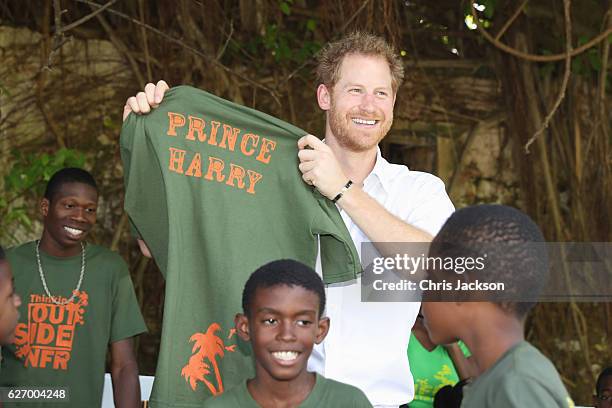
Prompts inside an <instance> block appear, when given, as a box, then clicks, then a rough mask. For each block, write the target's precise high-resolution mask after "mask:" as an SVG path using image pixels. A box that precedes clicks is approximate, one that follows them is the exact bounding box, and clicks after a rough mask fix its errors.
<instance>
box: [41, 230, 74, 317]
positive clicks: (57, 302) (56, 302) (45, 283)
mask: <svg viewBox="0 0 612 408" xmlns="http://www.w3.org/2000/svg"><path fill="white" fill-rule="evenodd" d="M38 247H40V240H38V241H36V261H37V262H38V273H39V274H40V280H41V281H42V284H43V288H45V292H46V293H47V296H49V299H51V301H52V302H53V303H55V304H56V305H60V306H63V305H67V304H68V303H70V302H72V300H73V299H74V298H75V296H76V295H75V292H77V291H78V290H79V289H81V283H83V276H84V275H85V245H83V243H82V242H81V275H80V276H79V282H78V283H77V286H76V288H75V289H74V290H73V291H72V296H70V299H68V300H66V301H64V302H60V301H59V300H55V297H53V296H52V295H51V292H49V287H48V286H47V281H46V280H45V274H44V273H43V269H42V265H41V263H40V251H39V249H38Z"/></svg>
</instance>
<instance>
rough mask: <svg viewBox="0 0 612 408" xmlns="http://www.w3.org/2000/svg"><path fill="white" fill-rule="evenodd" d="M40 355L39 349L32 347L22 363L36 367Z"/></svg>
mask: <svg viewBox="0 0 612 408" xmlns="http://www.w3.org/2000/svg"><path fill="white" fill-rule="evenodd" d="M39 357H40V349H39V348H34V349H32V350H30V352H29V353H28V354H27V355H26V360H25V362H24V365H25V366H26V367H27V366H30V367H38V359H39Z"/></svg>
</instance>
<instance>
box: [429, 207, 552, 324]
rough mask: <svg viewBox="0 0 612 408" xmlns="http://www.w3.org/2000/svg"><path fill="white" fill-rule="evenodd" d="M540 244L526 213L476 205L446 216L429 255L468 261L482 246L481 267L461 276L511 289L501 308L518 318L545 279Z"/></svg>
mask: <svg viewBox="0 0 612 408" xmlns="http://www.w3.org/2000/svg"><path fill="white" fill-rule="evenodd" d="M544 242H545V240H544V237H543V235H542V232H541V231H540V229H539V228H538V226H537V225H536V224H535V223H534V222H533V221H532V220H531V218H529V216H527V214H525V213H523V212H521V211H519V210H517V209H515V208H512V207H508V206H504V205H476V206H471V207H466V208H463V209H460V210H457V211H456V212H455V213H454V214H452V215H451V216H450V218H449V219H448V220H447V221H446V223H445V224H444V225H443V226H442V229H441V230H440V232H439V233H438V235H436V237H435V238H434V240H433V241H432V243H431V247H430V252H429V254H430V256H437V257H443V258H447V257H449V258H453V259H457V258H463V259H467V258H468V257H471V258H475V257H478V256H481V255H482V251H483V249H484V248H486V252H485V253H486V262H484V268H482V269H480V270H478V269H470V270H466V271H465V275H467V278H468V279H470V280H472V281H474V280H476V279H477V280H479V281H481V282H505V283H506V287H508V288H510V290H507V289H506V290H505V293H504V295H505V296H508V295H509V296H511V299H510V300H509V301H503V302H500V303H499V305H500V307H502V308H504V309H506V310H508V311H511V312H513V313H514V314H515V315H516V316H517V317H518V318H522V317H523V316H525V315H526V314H527V312H528V311H529V310H530V309H531V308H532V307H533V306H534V305H535V304H536V301H535V299H537V298H538V296H539V294H540V293H541V291H542V288H543V287H544V284H545V283H546V280H547V277H548V255H547V252H546V248H545V245H544ZM538 243H539V244H538ZM449 273H453V272H449ZM512 299H517V300H518V299H527V300H528V301H512Z"/></svg>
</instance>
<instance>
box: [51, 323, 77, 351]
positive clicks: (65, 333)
mask: <svg viewBox="0 0 612 408" xmlns="http://www.w3.org/2000/svg"><path fill="white" fill-rule="evenodd" d="M73 335H74V327H72V326H71V325H68V324H61V325H59V326H57V338H56V340H55V344H56V345H57V347H65V348H69V349H71V348H72V337H73Z"/></svg>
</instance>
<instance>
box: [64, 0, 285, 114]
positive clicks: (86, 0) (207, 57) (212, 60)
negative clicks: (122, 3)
mask: <svg viewBox="0 0 612 408" xmlns="http://www.w3.org/2000/svg"><path fill="white" fill-rule="evenodd" d="M74 1H76V2H78V3H84V4H88V5H89V6H91V7H102V6H100V5H99V4H97V3H94V2H92V1H89V0H74ZM108 12H109V13H111V14H114V15H116V16H118V17H121V18H123V19H125V20H128V21H131V22H132V23H134V24H137V25H139V26H142V27H145V28H146V29H147V30H150V31H152V32H154V33H155V34H157V35H159V36H160V37H162V38H165V39H166V40H168V41H170V42H172V43H174V44H178V45H180V46H181V47H183V48H185V49H187V50H188V51H191V52H192V53H194V54H195V55H197V56H199V57H202V58H204V59H205V60H206V61H207V62H210V63H211V64H213V65H216V66H218V67H219V68H221V69H222V70H223V71H225V72H227V73H229V74H231V75H234V76H236V77H238V78H240V79H243V80H244V81H245V82H247V83H249V84H251V85H252V86H254V87H256V88H259V89H262V90H264V91H266V92H267V93H269V94H270V96H272V98H273V99H274V101H275V102H276V103H277V104H278V106H282V103H281V101H280V99H279V97H278V95H277V94H276V92H275V91H274V90H272V89H270V88H268V87H267V86H265V85H262V84H260V83H258V82H256V81H254V80H252V79H250V78H248V77H246V76H244V75H242V74H240V73H238V72H235V71H233V70H231V69H230V68H229V67H227V66H225V65H223V64H221V63H220V62H219V61H217V60H215V58H213V57H211V56H210V55H206V54H205V53H204V52H202V51H200V50H198V49H196V48H193V47H192V46H190V45H188V44H185V43H184V42H183V41H181V40H179V39H177V38H174V37H171V36H169V35H168V34H166V33H164V32H163V31H160V30H158V29H157V28H155V27H152V26H150V25H148V24H145V23H142V22H140V21H138V20H136V19H134V18H132V17H130V16H128V15H127V14H124V13H121V12H119V11H117V10H113V9H111V8H109V9H108Z"/></svg>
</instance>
